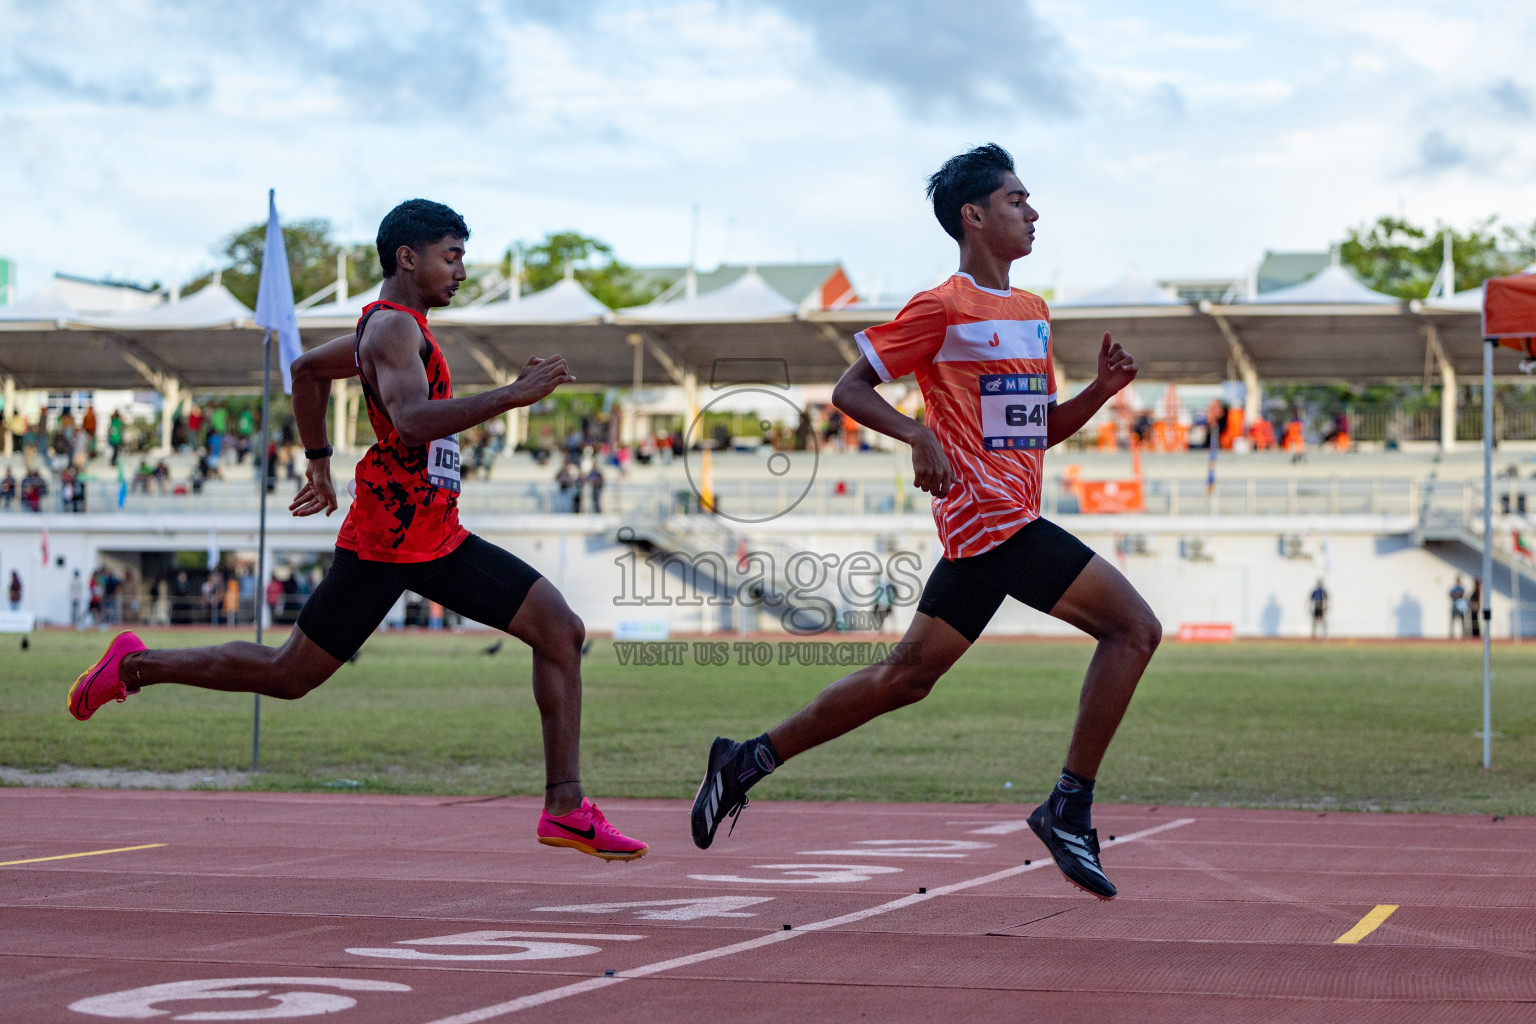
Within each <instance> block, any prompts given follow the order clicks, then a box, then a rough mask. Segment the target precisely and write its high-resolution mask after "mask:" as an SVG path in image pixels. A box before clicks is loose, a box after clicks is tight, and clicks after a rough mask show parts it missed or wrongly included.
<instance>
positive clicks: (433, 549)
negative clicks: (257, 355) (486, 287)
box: [336, 301, 469, 562]
mask: <svg viewBox="0 0 1536 1024" xmlns="http://www.w3.org/2000/svg"><path fill="white" fill-rule="evenodd" d="M380 309H397V310H399V311H400V312H402V313H409V314H410V315H411V317H412V318H413V319H414V320H415V321H416V323H417V325H418V326H420V328H421V334H422V337H424V338H426V339H427V352H426V354H424V355H423V356H422V357H421V360H422V362H423V363H424V364H426V370H427V388H428V397H429V398H430V399H431V400H433V401H436V400H439V399H444V398H452V397H453V379H452V378H451V377H450V376H449V374H448V361H447V360H446V359H444V358H443V350H442V349H441V348H439V347H438V344H437V339H436V338H434V337H432V332H431V330H429V329H428V328H427V318H426V317H425V316H423V315H421V314H420V313H418V312H416V310H414V309H410V308H407V307H405V306H400V305H396V304H395V303H393V302H383V301H380V302H372V303H369V304H368V306H367V307H365V308H364V309H363V315H362V318H361V319H359V320H358V321H357V344H358V346H359V347H361V345H362V341H363V326H364V325H365V324H366V323H367V322H368V318H369V317H370V316H372V315H373V314H374V313H375V312H377V311H378V310H380ZM358 369H359V376H360V377H361V369H362V360H361V358H360V357H359V359H358ZM363 398H364V400H365V401H366V402H367V403H368V423H369V424H370V425H371V426H372V427H373V433H374V435H375V436H376V437H377V438H378V440H377V441H375V442H374V444H373V446H372V447H370V448H369V449H368V453H367V454H366V455H364V456H363V458H362V460H361V461H359V462H358V464H357V478H356V479H357V496H356V497H355V498H354V499H353V501H352V507H351V508H350V509H348V510H347V518H346V521H345V522H343V523H342V524H341V533H340V534H339V535H338V536H337V537H336V546H337V547H339V548H345V549H346V550H348V551H353V552H356V554H357V557H358V558H361V559H363V560H364V561H368V562H430V561H431V560H433V559H435V558H442V557H444V556H445V555H448V554H450V553H451V552H452V551H453V550H454V548H457V547H458V546H459V545H460V544H461V543H463V541H464V539H465V538H466V537H468V536H469V531H468V530H466V529H464V527H462V526H460V525H459V442H458V438H457V437H449V438H444V439H442V440H439V441H433V442H432V443H431V444H430V445H423V446H420V447H412V446H411V445H408V444H406V443H405V442H404V441H402V440H400V435H399V434H398V433H397V432H396V431H395V427H394V424H392V423H390V422H389V417H388V415H386V414H385V412H384V409H383V407H382V406H380V405H379V403H378V401H377V400H376V398H375V396H374V394H373V390H372V389H371V388H370V387H369V386H368V381H367V379H366V378H363Z"/></svg>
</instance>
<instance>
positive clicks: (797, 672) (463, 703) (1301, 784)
mask: <svg viewBox="0 0 1536 1024" xmlns="http://www.w3.org/2000/svg"><path fill="white" fill-rule="evenodd" d="M231 638H235V636H234V634H231ZM146 639H147V640H148V641H149V642H150V643H151V644H152V645H155V646H172V645H187V644H202V643H209V642H213V641H214V640H216V639H218V636H217V635H214V634H208V633H193V634H186V633H184V634H180V635H176V634H146ZM105 641H106V635H105V634H100V633H66V632H49V633H43V634H40V635H37V636H35V637H33V639H32V647H31V649H30V650H28V651H25V652H22V651H18V650H17V649H16V648H15V647H14V646H12V645H14V644H15V643H16V638H14V637H10V638H6V639H5V640H4V643H5V645H6V647H7V648H8V649H7V650H6V653H5V654H4V656H3V666H4V667H3V669H0V765H4V766H9V767H14V768H29V769H51V768H54V767H56V766H57V765H59V764H68V765H73V766H79V767H103V768H147V769H153V770H161V771H171V770H181V769H188V768H193V769H199V768H200V769H216V768H245V767H248V766H249V758H250V730H251V698H250V697H249V696H244V695H241V696H235V695H227V694H216V693H208V692H204V691H198V690H192V689H187V688H183V687H172V686H165V687H154V688H152V689H150V690H146V691H145V692H144V694H143V695H141V696H138V697H134V698H131V699H130V700H129V701H128V702H127V703H126V704H121V705H118V704H112V705H109V706H107V707H106V708H104V709H103V710H102V711H100V712H98V713H97V715H96V717H95V718H93V719H92V720H91V721H90V722H85V723H82V722H76V721H75V720H74V719H73V718H71V717H70V716H69V714H68V712H67V711H66V710H65V694H66V692H67V690H68V685H69V683H70V682H71V681H72V680H73V679H74V677H75V675H77V674H78V673H79V672H80V671H81V669H82V668H83V667H84V666H85V665H87V664H89V663H90V662H91V661H92V660H94V659H95V658H96V657H97V656H98V655H99V653H100V650H101V648H102V647H104V646H105ZM489 642H490V638H489V636H488V635H481V634H472V635H463V636H451V635H450V636H426V635H420V634H411V635H381V636H377V637H375V638H374V639H373V640H371V641H370V642H369V644H368V646H367V647H365V648H364V649H363V653H362V658H361V659H360V660H359V662H358V663H357V664H356V665H350V666H346V667H344V668H343V669H342V671H341V672H340V673H338V674H337V676H336V677H335V678H334V679H332V680H331V681H330V682H329V683H327V684H326V685H325V686H323V687H321V688H320V689H319V690H317V691H315V692H314V693H312V694H311V695H310V696H308V697H306V698H305V699H303V700H302V701H296V702H292V703H285V702H281V701H275V700H265V701H263V702H262V737H263V742H262V752H263V761H262V766H263V772H262V773H261V774H260V775H259V776H258V777H257V780H256V782H255V783H254V784H255V785H256V786H258V787H260V788H265V789H281V790H288V789H319V788H322V787H324V786H325V784H326V783H327V782H334V781H335V780H338V779H353V780H357V781H359V782H360V783H361V784H362V785H361V787H359V788H360V789H361V790H362V791H365V792H389V793H421V792H429V793H484V794H502V793H536V792H539V791H541V790H542V787H543V782H544V777H543V769H542V763H543V762H542V753H541V747H540V738H539V722H538V715H537V713H536V711H535V708H534V704H533V698H532V694H531V692H530V688H529V685H528V671H529V661H528V657H527V655H526V652H525V650H524V649H523V648H521V647H520V645H518V644H516V642H514V641H509V642H508V643H507V644H506V646H505V647H504V648H503V649H502V651H501V653H500V654H499V655H497V656H495V657H488V656H486V655H485V654H483V653H481V651H482V648H484V647H485V646H486V645H487V643H489ZM1091 652H1092V647H1091V646H1090V645H1089V644H1087V643H1070V642H1062V643H1047V642H1021V643H1006V642H1004V643H992V642H988V643H983V644H981V645H979V646H978V647H976V648H975V649H974V650H972V651H971V652H970V653H969V654H967V655H966V657H965V659H964V660H963V661H962V662H961V663H960V665H959V666H958V667H957V668H956V669H955V671H953V672H952V673H951V674H950V675H949V676H948V677H946V678H945V679H944V680H943V681H942V682H940V684H939V686H938V687H937V688H936V689H935V691H934V694H933V696H932V697H930V698H929V699H928V700H926V701H924V702H922V703H921V704H918V705H916V706H914V707H911V708H908V709H905V710H903V711H901V712H898V713H896V714H893V715H889V716H886V717H885V718H883V719H880V720H877V721H876V722H874V723H872V724H871V725H869V726H867V727H865V728H864V729H861V730H858V731H857V732H855V733H853V734H851V735H849V736H847V737H844V738H843V739H841V740H839V741H837V742H835V743H832V744H829V745H828V746H826V747H823V748H821V749H819V750H815V751H812V752H810V753H809V754H807V755H805V756H804V757H802V758H799V759H798V760H796V761H795V762H793V763H792V764H791V765H789V766H788V767H787V768H786V769H785V770H783V771H781V772H780V773H779V774H777V775H775V776H774V777H773V778H772V779H770V780H768V781H767V782H766V783H764V784H763V785H762V786H761V787H760V789H759V790H757V791H754V795H758V794H760V795H761V796H762V797H764V798H777V799H859V800H941V801H997V802H1019V803H1030V802H1032V801H1037V800H1038V799H1040V797H1041V796H1042V795H1043V794H1044V793H1045V792H1046V791H1047V790H1048V788H1049V786H1050V784H1051V782H1052V781H1053V779H1054V776H1055V773H1056V772H1057V771H1058V770H1059V767H1060V765H1061V760H1062V757H1063V755H1064V753H1065V749H1066V741H1067V736H1068V732H1069V730H1070V727H1071V723H1072V718H1073V715H1074V713H1075V710H1076V700H1077V690H1078V687H1079V684H1080V682H1081V676H1082V671H1083V669H1084V667H1085V666H1086V664H1087V662H1088V658H1089V656H1090V654H1091ZM1495 664H1496V670H1497V672H1498V678H1497V679H1496V680H1495V683H1494V715H1495V717H1494V723H1495V729H1496V731H1497V732H1498V733H1499V734H1501V736H1500V737H1499V738H1496V740H1495V743H1494V762H1495V765H1496V766H1497V767H1496V770H1495V771H1492V772H1485V771H1483V770H1481V768H1480V767H1479V765H1480V758H1481V741H1480V740H1478V739H1477V738H1475V737H1474V735H1473V733H1474V732H1475V731H1476V730H1477V729H1478V728H1479V725H1480V716H1481V710H1480V709H1481V697H1480V694H1481V674H1480V673H1481V652H1480V649H1479V648H1478V647H1476V646H1475V645H1473V644H1465V645H1451V644H1404V645H1390V644H1375V643H1361V644H1352V643H1349V642H1347V641H1338V642H1333V643H1329V644H1323V645H1316V646H1313V645H1306V644H1294V643H1260V642H1252V643H1238V644H1233V645H1217V646H1182V645H1179V644H1177V643H1168V644H1166V645H1165V646H1164V647H1163V649H1162V650H1161V651H1159V653H1158V655H1157V657H1156V658H1155V659H1154V661H1153V663H1152V667H1151V669H1150V670H1149V672H1148V673H1147V676H1146V678H1145V679H1144V680H1143V682H1142V685H1141V689H1140V691H1139V692H1138V694H1137V697H1136V700H1135V702H1134V703H1133V704H1132V706H1131V710H1130V714H1129V715H1128V716H1127V719H1126V721H1125V724H1124V726H1123V727H1122V728H1121V731H1120V735H1119V737H1118V738H1117V740H1116V742H1115V744H1114V746H1113V747H1112V748H1111V750H1110V754H1109V757H1108V759H1107V761H1106V762H1105V765H1104V767H1103V770H1102V771H1101V772H1100V780H1101V781H1100V784H1099V799H1100V800H1106V801H1122V800H1123V801H1132V802H1147V803H1161V804H1195V805H1212V804H1231V805H1239V806H1248V807H1308V808H1323V809H1339V810H1343V809H1371V810H1377V809H1379V810H1400V811H1479V812H1489V813H1496V814H1532V813H1536V786H1533V785H1532V783H1533V782H1536V751H1533V748H1532V744H1531V739H1532V736H1533V734H1536V683H1533V675H1536V673H1533V669H1536V647H1529V646H1528V647H1508V646H1505V647H1500V648H1498V649H1496V651H1495ZM838 671H839V670H837V669H831V668H803V667H779V666H771V667H767V668H738V667H735V666H734V665H733V666H732V667H729V668H705V667H697V666H693V665H688V666H685V667H682V668H678V667H640V666H635V665H628V666H626V665H621V664H619V662H618V660H617V658H616V657H615V652H614V649H613V647H612V645H611V644H610V643H609V642H608V641H606V640H599V641H597V643H596V644H595V645H594V647H593V650H592V654H591V656H590V657H589V658H588V659H587V662H586V672H585V676H586V709H585V723H584V733H583V745H584V753H583V764H584V778H585V781H586V785H587V789H588V791H589V792H591V793H593V794H595V795H597V796H643V797H688V796H692V795H693V790H694V787H695V786H696V785H697V782H698V777H699V774H700V772H701V771H702V762H703V756H704V751H705V748H706V744H707V743H708V741H709V740H710V739H711V738H712V737H713V736H714V735H715V734H716V733H717V732H718V733H724V734H726V735H732V736H737V737H741V736H746V735H755V734H757V733H759V732H761V731H763V730H764V729H765V728H767V727H769V726H771V725H773V724H774V723H776V722H777V721H779V720H780V719H781V718H783V717H784V716H785V715H786V714H788V713H789V712H791V711H793V710H794V709H795V708H797V707H799V706H800V705H801V704H803V703H804V702H805V701H807V700H809V699H810V698H811V697H812V696H813V695H814V694H815V693H816V692H817V691H818V690H819V689H820V688H821V687H822V686H824V685H825V684H826V683H827V682H829V681H831V679H832V678H834V677H835V675H836V674H837V673H838ZM1007 783H1012V785H1011V787H1009V786H1006V785H1005V784H1007Z"/></svg>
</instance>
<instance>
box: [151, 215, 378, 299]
mask: <svg viewBox="0 0 1536 1024" xmlns="http://www.w3.org/2000/svg"><path fill="white" fill-rule="evenodd" d="M266 246H267V224H266V222H265V221H262V222H261V223H259V224H252V225H251V226H250V227H248V228H246V229H244V230H243V231H237V232H235V233H234V234H232V235H230V236H229V237H228V238H226V239H225V240H224V241H223V242H222V243H221V244H220V245H219V246H218V247H217V248H215V250H214V252H215V253H216V254H217V255H218V256H219V257H220V259H221V261H222V262H223V268H222V270H221V280H222V283H223V285H224V287H225V288H228V289H229V291H230V294H232V295H234V297H235V298H237V299H239V300H240V301H241V302H243V303H245V304H246V305H247V306H249V307H250V308H252V309H255V308H256V292H257V289H258V287H259V285H260V283H261V260H262V256H263V254H264V253H265V251H266ZM283 248H284V249H286V250H287V253H288V276H289V279H290V280H291V281H292V282H293V300H294V301H295V302H299V301H301V300H303V299H306V298H308V297H309V296H311V295H313V294H314V293H315V292H318V291H319V290H320V289H322V288H324V287H325V286H326V285H328V284H331V283H333V282H334V281H335V280H336V256H337V254H339V253H341V252H342V251H343V250H345V252H346V254H347V291H348V293H349V294H352V295H356V294H357V293H358V292H363V291H367V290H368V289H369V288H372V287H373V286H374V285H376V284H378V283H379V282H380V281H381V280H383V279H384V272H383V271H382V270H381V269H380V268H379V259H378V254H377V253H376V252H375V251H374V248H373V246H371V245H352V246H345V247H344V246H342V244H341V243H339V242H337V241H336V240H335V239H334V238H333V237H332V228H331V222H330V221H328V220H326V219H325V218H323V217H313V218H310V219H308V220H296V221H292V222H290V223H288V224H285V225H283ZM212 280H213V275H212V274H211V273H210V274H203V275H202V276H200V277H198V278H195V279H194V280H192V281H190V282H188V283H187V284H186V285H184V286H183V287H182V289H181V291H182V294H183V295H190V294H191V293H193V292H195V291H197V290H198V289H200V288H203V287H204V286H206V285H207V284H208V283H209V282H211V281H212Z"/></svg>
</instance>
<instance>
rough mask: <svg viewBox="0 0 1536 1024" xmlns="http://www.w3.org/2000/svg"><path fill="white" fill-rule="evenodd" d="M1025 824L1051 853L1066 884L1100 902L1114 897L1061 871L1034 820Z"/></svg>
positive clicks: (1054, 852)
mask: <svg viewBox="0 0 1536 1024" xmlns="http://www.w3.org/2000/svg"><path fill="white" fill-rule="evenodd" d="M1026 824H1028V825H1029V830H1030V831H1031V832H1033V833H1034V834H1035V838H1036V839H1038V840H1040V842H1041V843H1043V844H1045V852H1046V853H1048V854H1050V855H1051V863H1052V864H1055V865H1056V871H1057V872H1058V873H1059V874H1060V875H1061V877H1062V878H1064V879H1066V880H1067V884H1068V885H1071V886H1073V887H1074V888H1078V889H1081V890H1083V892H1085V893H1087V894H1088V895H1089V896H1092V897H1093V898H1094V899H1096V900H1099V901H1100V902H1102V903H1108V902H1109V901H1110V900H1112V899H1114V898H1115V897H1114V896H1105V895H1104V894H1103V893H1101V892H1094V891H1093V890H1092V889H1090V888H1088V887H1087V886H1086V885H1084V884H1083V883H1082V882H1079V881H1078V880H1077V879H1075V878H1073V877H1072V876H1071V875H1069V874H1067V873H1066V872H1065V871H1063V870H1062V869H1061V862H1060V861H1058V860H1057V859H1056V851H1055V850H1053V849H1051V844H1050V842H1049V840H1047V839H1046V838H1045V836H1043V835H1041V834H1040V830H1039V829H1037V828H1035V821H1034V819H1033V818H1030V819H1029V820H1028V821H1027V822H1026ZM1118 895H1120V894H1119V893H1116V894H1115V896H1118Z"/></svg>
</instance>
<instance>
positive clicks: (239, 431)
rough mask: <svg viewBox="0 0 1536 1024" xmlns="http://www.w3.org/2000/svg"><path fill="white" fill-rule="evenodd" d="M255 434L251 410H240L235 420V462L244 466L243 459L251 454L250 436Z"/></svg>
mask: <svg viewBox="0 0 1536 1024" xmlns="http://www.w3.org/2000/svg"><path fill="white" fill-rule="evenodd" d="M255 433H256V417H255V416H253V415H251V410H249V409H242V410H241V411H240V416H239V418H238V419H236V420H235V462H236V463H238V464H240V465H244V464H245V457H246V456H247V455H249V454H251V435H253V434H255Z"/></svg>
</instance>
